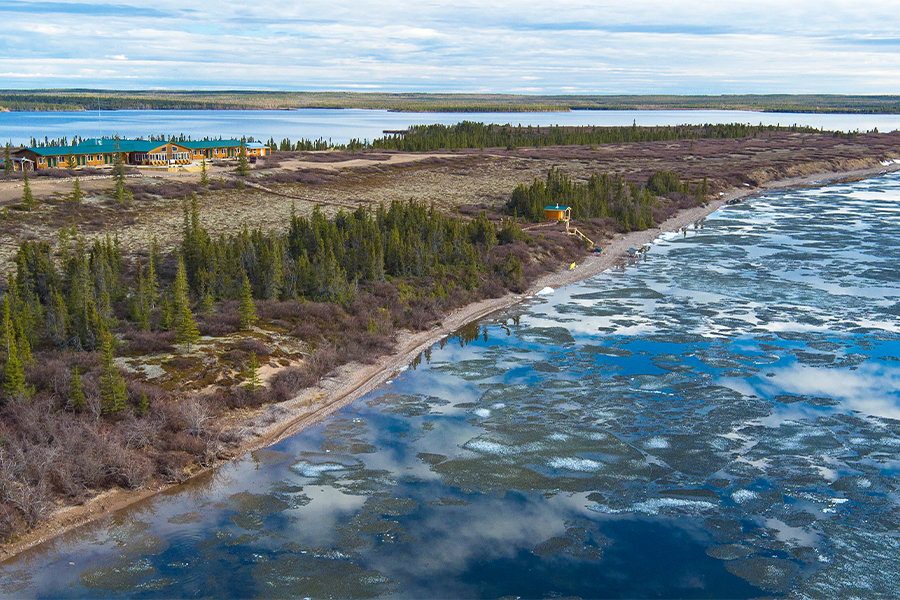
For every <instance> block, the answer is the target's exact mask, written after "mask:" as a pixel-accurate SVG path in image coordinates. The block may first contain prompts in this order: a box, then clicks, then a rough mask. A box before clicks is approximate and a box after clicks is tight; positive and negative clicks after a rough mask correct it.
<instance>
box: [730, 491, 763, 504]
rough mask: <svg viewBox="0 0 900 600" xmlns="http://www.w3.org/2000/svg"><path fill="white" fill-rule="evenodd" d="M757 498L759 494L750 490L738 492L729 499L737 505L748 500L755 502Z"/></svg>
mask: <svg viewBox="0 0 900 600" xmlns="http://www.w3.org/2000/svg"><path fill="white" fill-rule="evenodd" d="M757 498H759V494H757V493H756V492H752V491H750V490H738V491H736V492H735V493H733V494H731V499H732V500H734V501H735V502H737V503H738V504H743V503H744V502H749V501H750V500H756V499H757Z"/></svg>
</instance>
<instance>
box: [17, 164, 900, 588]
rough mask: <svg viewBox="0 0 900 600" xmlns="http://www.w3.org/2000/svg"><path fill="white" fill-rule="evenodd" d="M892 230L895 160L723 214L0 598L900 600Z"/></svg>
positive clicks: (515, 319) (70, 537) (532, 305)
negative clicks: (899, 592) (888, 167)
mask: <svg viewBox="0 0 900 600" xmlns="http://www.w3.org/2000/svg"><path fill="white" fill-rule="evenodd" d="M898 232H900V176H898V175H890V176H885V177H880V178H876V179H871V180H868V181H864V182H859V183H852V184H840V185H832V186H829V187H825V188H820V189H807V190H789V191H782V192H772V193H769V194H766V195H765V196H760V197H757V198H754V199H752V200H750V201H747V202H745V203H744V204H741V205H738V206H733V207H727V208H724V209H722V210H720V211H718V212H716V213H714V214H713V215H711V216H710V217H709V218H708V219H706V220H705V222H703V223H702V224H699V225H698V226H696V227H691V228H689V229H687V230H685V231H683V232H679V233H677V234H670V235H667V236H665V237H664V239H661V240H658V242H657V243H656V244H655V245H654V246H653V247H652V249H651V251H650V252H649V254H648V255H647V258H646V259H645V260H641V261H637V262H635V263H634V264H631V265H629V266H627V267H626V268H624V269H621V270H618V271H615V272H610V273H606V274H603V275H601V276H598V277H596V278H593V279H591V280H589V281H587V282H585V283H582V284H579V285H573V286H569V287H568V288H566V289H562V290H557V291H555V292H553V293H552V294H548V295H542V296H538V297H534V298H532V299H530V300H528V301H527V302H526V303H525V304H524V305H520V306H517V307H514V308H511V309H509V310H507V311H506V312H504V313H501V314H498V315H495V316H494V317H493V318H491V319H487V320H485V321H483V322H481V323H476V324H474V325H471V326H469V327H467V328H464V329H463V330H461V331H460V332H459V333H458V335H456V336H454V337H451V338H447V339H445V340H443V341H442V342H441V343H440V344H438V345H436V346H435V347H433V348H431V349H430V350H429V351H428V352H426V353H425V355H424V356H423V357H422V360H421V361H420V362H418V363H417V364H416V365H415V367H414V368H411V369H409V370H407V371H406V372H404V373H403V374H402V375H401V376H399V377H398V378H397V379H395V380H394V381H393V382H391V383H390V384H389V385H387V386H386V387H385V388H384V389H382V390H379V391H378V392H375V393H372V394H369V395H368V396H366V397H364V398H362V399H361V400H359V401H358V402H356V403H355V404H354V405H352V406H350V407H348V408H346V409H345V410H343V411H341V412H340V413H339V414H337V415H336V416H335V417H334V418H332V419H331V420H329V421H328V422H326V423H324V424H322V425H321V426H319V427H316V428H313V429H310V430H307V431H304V432H303V433H301V434H298V435H296V436H294V437H292V438H290V439H287V440H285V441H284V442H282V443H280V444H278V445H276V446H274V447H272V448H269V449H267V450H261V451H258V452H255V453H253V454H252V455H250V456H247V457H244V458H242V459H239V460H237V461H235V462H234V463H233V464H231V465H228V466H226V467H225V468H222V469H220V470H218V471H217V472H215V473H213V474H209V475H207V476H205V477H203V478H201V479H200V480H198V481H194V482H192V483H191V484H189V485H188V486H186V487H185V488H184V489H180V490H178V491H174V492H171V493H167V494H164V495H162V496H159V497H156V498H153V499H151V500H148V501H146V502H143V503H141V504H139V505H137V506H134V507H132V508H129V509H127V510H125V511H122V512H120V513H116V514H115V515H113V516H111V517H110V518H108V519H106V520H104V521H102V522H98V523H95V524H92V525H90V526H87V527H84V528H82V529H79V530H77V531H74V532H71V533H70V534H67V535H65V536H62V537H61V538H59V539H57V540H54V541H51V542H48V543H46V544H44V545H42V546H40V547H38V548H36V549H34V550H33V551H30V552H28V553H26V554H24V555H22V556H20V557H19V558H17V559H16V560H14V561H11V562H9V563H7V564H5V565H3V566H2V571H0V592H2V593H4V594H6V595H9V596H53V597H57V596H64V597H81V596H95V595H105V596H111V597H148V598H155V597H173V596H177V597H183V596H198V597H248V596H254V597H256V596H264V597H265V596H273V597H287V596H290V597H294V596H297V597H341V598H345V597H352V598H364V597H381V596H394V597H400V598H421V597H426V598H445V597H460V598H497V597H505V596H510V597H516V596H519V597H523V598H543V597H548V596H555V597H568V596H572V597H584V598H635V597H638V598H651V597H652V598H723V597H727V598H753V597H759V596H766V595H768V596H775V597H796V598H805V597H808V598H838V597H840V598H844V597H861V598H888V597H892V596H893V595H894V594H895V590H896V589H898V583H900V582H898V573H900V539H898V537H897V534H896V532H897V531H898V529H900V510H898V505H900V493H898V491H900V391H898V390H900V248H898V246H900V240H898Z"/></svg>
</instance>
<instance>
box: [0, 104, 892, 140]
mask: <svg viewBox="0 0 900 600" xmlns="http://www.w3.org/2000/svg"><path fill="white" fill-rule="evenodd" d="M464 120H466V121H475V122H482V123H499V124H505V123H511V124H513V125H517V124H521V125H523V126H527V125H534V126H537V125H545V126H546V125H597V126H601V125H606V126H628V125H631V124H632V123H637V124H638V125H641V126H653V125H684V124H695V125H696V124H703V123H750V124H753V125H757V124H759V123H763V124H765V125H779V124H780V125H794V124H798V125H804V126H808V127H815V128H818V129H826V130H829V131H834V130H838V131H857V130H858V131H870V130H872V129H876V128H877V129H878V130H879V131H881V132H888V131H895V130H897V129H900V115H838V114H821V115H819V114H798V113H758V112H750V111H740V110H577V111H572V112H550V113H396V112H388V111H386V110H362V109H347V110H329V109H302V110H118V111H102V112H100V113H99V114H98V113H97V111H82V112H7V113H3V112H0V142H2V143H5V142H7V141H10V142H11V143H13V144H26V143H28V142H29V140H30V139H31V138H32V137H35V138H38V139H41V140H42V139H43V138H44V137H45V136H46V137H48V138H50V139H57V138H61V137H63V136H65V137H66V138H68V139H69V140H71V139H73V138H74V136H76V135H78V136H81V137H82V138H94V137H100V136H114V135H118V136H120V137H127V138H135V137H139V136H144V137H147V136H150V135H154V136H160V135H162V136H172V135H175V136H178V135H180V134H184V135H186V136H191V138H193V139H195V140H196V139H203V138H204V137H211V138H220V137H221V138H240V137H241V136H253V137H254V138H255V139H257V140H263V141H265V140H268V139H269V138H270V137H271V138H274V139H275V140H276V141H278V142H281V140H282V139H284V138H290V140H291V141H293V142H296V141H298V140H300V139H301V138H306V139H309V140H316V139H318V138H323V139H325V140H331V141H332V142H334V143H335V144H345V143H347V142H349V141H350V139H351V138H356V139H359V140H363V139H367V140H373V139H375V138H379V137H382V136H383V133H382V132H383V131H384V130H402V129H406V128H407V127H409V126H410V125H420V124H431V123H442V124H445V125H452V124H454V123H459V122H460V121H464Z"/></svg>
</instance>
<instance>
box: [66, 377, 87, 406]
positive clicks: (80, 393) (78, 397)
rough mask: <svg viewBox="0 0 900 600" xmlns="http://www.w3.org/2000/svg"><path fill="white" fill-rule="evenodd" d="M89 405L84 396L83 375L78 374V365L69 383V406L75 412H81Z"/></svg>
mask: <svg viewBox="0 0 900 600" xmlns="http://www.w3.org/2000/svg"><path fill="white" fill-rule="evenodd" d="M86 405H87V402H85V398H84V386H83V385H82V383H81V377H80V376H79V375H78V367H75V372H74V373H73V374H72V381H71V383H69V408H71V409H72V410H74V411H75V412H81V411H83V410H84V407H85V406H86Z"/></svg>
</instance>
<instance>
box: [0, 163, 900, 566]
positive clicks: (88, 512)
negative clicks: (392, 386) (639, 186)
mask: <svg viewBox="0 0 900 600" xmlns="http://www.w3.org/2000/svg"><path fill="white" fill-rule="evenodd" d="M897 170H900V165H889V166H882V167H880V168H868V169H858V170H851V171H842V172H825V173H818V174H814V175H807V176H802V177H794V178H790V179H782V180H778V181H771V182H768V183H766V184H764V185H763V186H762V187H763V188H765V189H776V188H784V187H794V186H805V185H821V184H825V183H828V182H832V181H835V180H845V179H846V180H856V179H863V178H866V177H871V176H874V175H878V174H882V173H887V172H892V171H897ZM754 193H759V192H758V191H757V190H753V189H750V188H747V189H734V190H731V191H729V192H728V193H726V194H723V195H722V196H721V197H720V198H719V199H717V200H715V201H713V202H710V203H709V204H708V205H706V206H701V207H696V208H692V209H688V210H685V211H681V212H679V213H678V214H676V215H674V216H673V217H671V218H669V219H668V220H667V221H665V222H664V223H662V224H661V225H660V226H659V227H656V228H653V229H648V230H645V231H637V232H632V233H629V234H626V235H620V236H618V237H616V238H614V239H613V240H612V241H611V242H610V243H609V244H608V245H607V246H606V247H605V248H604V251H603V253H602V254H597V255H590V256H588V257H587V258H586V259H585V260H584V261H583V262H581V263H580V264H578V265H577V266H576V268H575V269H569V268H564V269H563V270H560V271H557V272H555V273H550V274H548V275H546V276H544V277H542V278H541V279H539V280H538V281H537V282H535V283H534V284H533V285H532V286H531V287H530V288H529V290H528V291H527V292H526V293H524V294H507V295H506V296H503V297H501V298H496V299H490V300H483V301H480V302H476V303H473V304H470V305H468V306H465V307H462V308H460V309H458V310H456V311H454V312H453V313H451V314H449V315H447V316H446V317H445V318H444V319H443V321H442V322H441V324H440V325H439V326H437V327H434V328H433V329H431V330H429V331H424V332H418V333H413V332H408V331H407V332H402V333H401V334H400V335H399V339H398V341H397V344H396V348H395V351H394V353H393V354H391V355H388V356H384V357H381V358H380V359H379V360H378V361H376V362H375V363H374V364H371V365H359V364H352V365H345V366H343V367H341V368H340V369H339V370H338V371H337V372H336V373H335V374H334V375H332V376H330V377H327V378H325V379H323V380H322V382H320V384H319V385H317V386H316V387H315V388H311V389H308V390H305V391H303V392H302V393H300V394H299V395H298V396H296V397H294V398H292V399H291V400H288V401H286V402H282V403H279V404H273V405H270V406H268V407H266V408H264V409H263V410H262V411H259V412H258V413H257V414H256V415H255V416H254V417H253V418H251V419H250V420H249V421H247V422H246V423H245V424H244V425H243V427H242V434H243V435H244V439H245V440H246V441H245V442H244V444H242V446H241V448H240V449H239V451H238V452H237V453H236V454H237V455H244V454H246V453H247V452H252V451H254V450H257V449H260V448H263V447H266V446H269V445H272V444H274V443H277V442H278V441H280V440H282V439H284V438H286V437H289V436H292V435H295V434H297V433H299V432H301V431H303V430H304V429H306V428H307V427H310V426H312V425H315V424H317V423H320V422H322V421H323V420H324V419H326V418H328V417H329V416H331V415H333V414H334V413H335V412H337V411H339V410H340V409H341V408H343V407H345V406H347V405H348V404H351V403H352V402H354V401H355V400H357V399H359V398H360V397H362V396H364V395H365V394H367V393H369V392H371V391H373V390H375V389H377V388H379V387H380V386H382V385H383V384H384V383H385V382H387V381H389V380H390V379H393V378H394V377H396V376H397V374H398V373H400V372H402V371H403V370H405V369H406V368H407V367H408V365H409V364H410V363H411V362H412V361H413V360H414V359H415V358H416V357H417V356H418V355H419V354H420V353H421V352H422V351H423V350H425V349H427V348H428V347H429V346H431V345H432V344H434V343H436V342H437V341H439V340H440V339H441V338H442V337H444V336H447V335H450V334H451V333H453V332H454V331H456V330H457V329H459V328H460V327H462V326H463V325H465V324H467V323H470V322H472V321H475V320H478V319H481V318H484V317H486V316H488V315H490V314H492V313H495V312H497V311H500V310H503V309H505V308H507V307H509V306H512V305H514V304H516V303H518V302H521V301H522V300H523V299H525V298H528V297H532V296H534V294H535V293H536V292H538V291H539V290H541V289H543V288H544V287H552V288H558V287H561V286H565V285H570V284H573V283H577V282H579V281H583V280H585V279H587V278H589V277H593V276H594V275H597V274H599V273H601V272H603V271H605V270H607V269H610V268H612V267H614V266H616V265H618V264H620V263H622V262H623V261H625V260H627V251H628V249H629V248H639V247H641V246H643V245H644V244H649V243H651V242H652V241H653V240H655V239H656V238H658V237H659V235H660V234H662V233H663V232H670V231H679V230H680V229H682V228H683V227H686V226H689V225H692V224H694V223H696V222H698V221H699V220H701V219H703V218H704V217H706V216H707V215H709V214H710V213H712V212H713V211H715V210H717V209H718V208H720V207H721V206H722V205H723V204H725V203H726V202H729V201H733V200H737V199H740V198H744V197H746V196H749V195H751V194H754ZM221 464H225V461H223V462H222V463H220V465H217V466H214V467H210V468H207V469H203V470H201V471H200V472H198V473H197V474H195V475H194V477H197V476H200V475H202V474H203V473H206V472H208V471H209V470H210V469H214V468H218V466H221ZM177 485H178V484H172V485H164V486H161V487H159V488H154V489H143V490H136V491H130V492H129V491H122V490H113V491H109V492H106V493H104V494H101V495H100V496H97V497H96V498H94V499H92V500H91V501H89V502H87V503H86V504H84V505H81V506H75V507H67V508H64V509H61V510H59V511H58V512H57V513H56V514H55V515H54V516H53V517H52V518H51V519H50V520H48V521H47V522H46V523H44V524H43V525H41V526H40V527H38V528H36V529H35V530H33V531H31V532H30V533H29V534H27V535H26V536H25V537H24V538H23V539H21V540H20V541H18V542H16V543H14V544H9V545H6V546H4V547H2V548H0V562H2V561H6V560H9V559H11V558H12V557H14V556H16V555H17V554H19V553H21V552H23V551H25V550H27V549H29V548H31V547H34V546H36V545H38V544H40V543H42V542H44V541H47V540H49V539H52V538H54V537H56V536H58V535H60V534H61V533H63V532H65V531H68V530H70V529H73V528H75V527H78V526H79V525H82V524H84V523H87V522H90V521H93V520H96V519H99V518H102V517H103V516H105V515H107V514H109V513H111V512H114V511H116V510H119V509H121V508H125V507H127V506H128V505H130V504H133V503H135V502H138V501H140V500H143V499H145V498H148V497H151V496H153V495H154V494H157V493H159V492H161V491H164V490H167V489H171V488H173V487H175V486H177Z"/></svg>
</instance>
